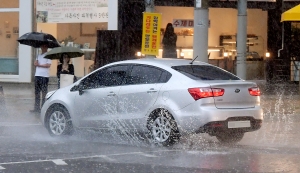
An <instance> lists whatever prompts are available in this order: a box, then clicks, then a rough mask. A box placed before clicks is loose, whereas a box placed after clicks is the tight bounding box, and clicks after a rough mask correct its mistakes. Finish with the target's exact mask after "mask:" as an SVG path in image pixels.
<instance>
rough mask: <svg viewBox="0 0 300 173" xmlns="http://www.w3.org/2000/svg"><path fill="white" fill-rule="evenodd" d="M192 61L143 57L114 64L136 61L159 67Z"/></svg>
mask: <svg viewBox="0 0 300 173" xmlns="http://www.w3.org/2000/svg"><path fill="white" fill-rule="evenodd" d="M191 62H192V60H187V59H178V58H141V59H133V60H124V61H118V62H115V63H112V64H124V63H126V64H133V63H135V64H147V65H153V66H157V67H172V66H180V65H190V63H191ZM112 64H111V65H112ZM193 65H210V64H208V63H205V62H201V61H197V60H195V61H194V62H193Z"/></svg>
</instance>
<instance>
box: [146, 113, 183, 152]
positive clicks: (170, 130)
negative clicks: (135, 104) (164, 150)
mask: <svg viewBox="0 0 300 173" xmlns="http://www.w3.org/2000/svg"><path fill="white" fill-rule="evenodd" d="M147 126H148V130H149V136H150V139H151V142H152V143H154V144H156V145H159V146H171V145H173V144H175V143H176V142H177V141H178V140H179V138H180V135H179V130H178V127H177V123H176V122H175V120H174V118H173V117H172V115H171V114H170V113H169V112H168V111H166V110H159V111H155V113H153V114H152V115H151V116H150V117H149V119H148V124H147Z"/></svg>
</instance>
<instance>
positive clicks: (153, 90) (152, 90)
mask: <svg viewBox="0 0 300 173" xmlns="http://www.w3.org/2000/svg"><path fill="white" fill-rule="evenodd" d="M156 92H157V90H155V89H154V88H150V90H148V91H147V93H156Z"/></svg>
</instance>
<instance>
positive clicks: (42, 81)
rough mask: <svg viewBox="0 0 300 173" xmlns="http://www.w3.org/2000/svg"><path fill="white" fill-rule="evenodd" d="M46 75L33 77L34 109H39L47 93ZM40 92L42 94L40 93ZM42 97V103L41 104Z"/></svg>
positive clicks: (47, 80) (47, 81) (47, 79)
mask: <svg viewBox="0 0 300 173" xmlns="http://www.w3.org/2000/svg"><path fill="white" fill-rule="evenodd" d="M48 83H49V78H48V77H41V76H35V79H34V89H35V103H34V109H35V110H40V109H41V107H42V106H43V104H44V103H45V97H46V94H47V93H48ZM41 94H42V95H41ZM41 97H42V104H41Z"/></svg>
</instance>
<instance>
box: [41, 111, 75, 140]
mask: <svg viewBox="0 0 300 173" xmlns="http://www.w3.org/2000/svg"><path fill="white" fill-rule="evenodd" d="M46 128H47V130H48V132H49V134H50V135H51V136H66V135H72V134H73V132H74V128H73V124H72V121H71V117H70V115H69V112H68V111H67V110H66V108H64V107H62V106H53V107H51V108H50V109H49V111H48V114H47V117H46Z"/></svg>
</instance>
